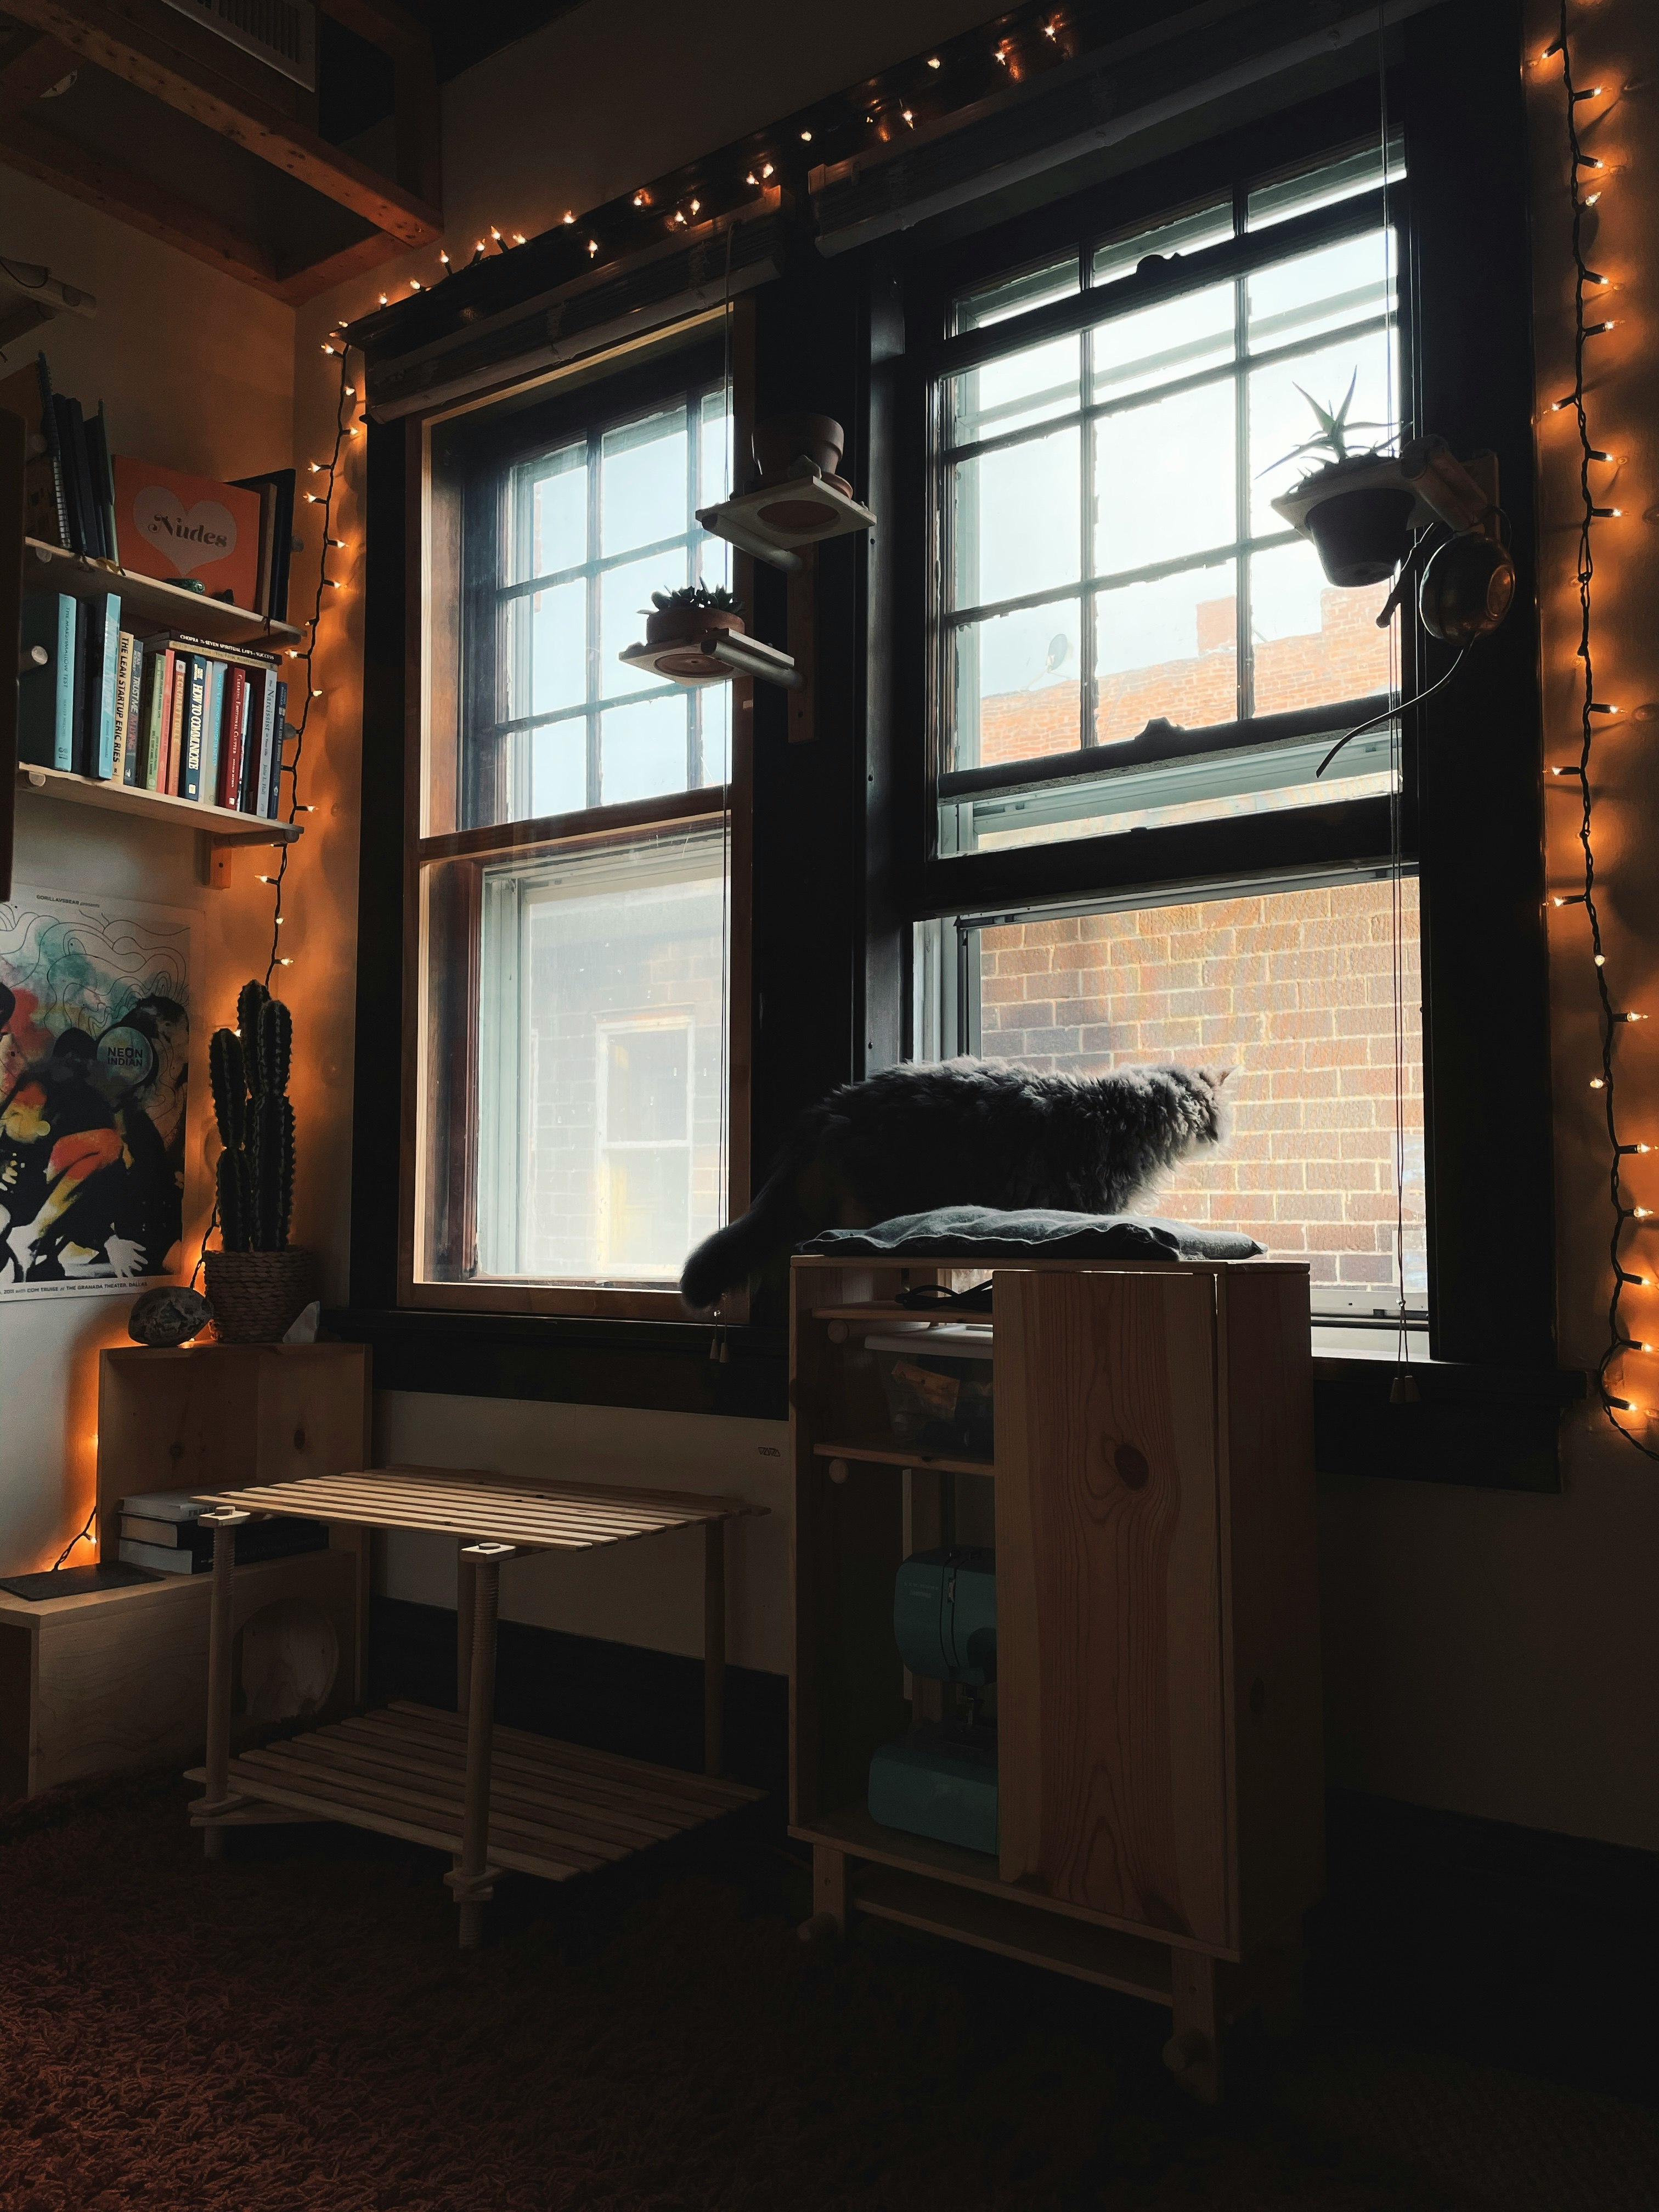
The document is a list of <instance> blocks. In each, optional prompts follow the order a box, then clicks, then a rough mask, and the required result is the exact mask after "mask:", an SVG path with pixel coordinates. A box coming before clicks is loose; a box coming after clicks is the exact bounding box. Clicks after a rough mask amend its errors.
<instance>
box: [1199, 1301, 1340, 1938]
mask: <svg viewBox="0 0 1659 2212" xmlns="http://www.w3.org/2000/svg"><path fill="white" fill-rule="evenodd" d="M1217 1288H1218V1299H1219V1304H1218V1319H1219V1342H1220V1346H1221V1348H1222V1355H1223V1359H1224V1362H1225V1376H1226V1386H1227V1387H1226V1389H1225V1393H1224V1395H1223V1397H1222V1402H1223V1403H1224V1404H1225V1407H1226V1408H1227V1418H1226V1425H1225V1431H1224V1434H1223V1438H1222V1442H1223V1446H1224V1480H1223V1486H1222V1522H1221V1529H1222V1547H1223V1557H1224V1560H1225V1572H1224V1576H1223V1585H1222V1586H1223V1589H1224V1592H1225V1605H1226V1611H1225V1622H1226V1650H1227V1656H1228V1662H1229V1670H1230V1671H1229V1680H1228V1686H1227V1699H1228V1711H1229V1719H1230V1728H1229V1735H1230V1740H1231V1747H1232V1765H1233V1773H1232V1800H1233V1816H1232V1820H1231V1828H1232V1832H1233V1834H1234V1835H1235V1837H1236V1838H1237V1844H1236V1846H1235V1857H1236V1864H1237V1905H1236V1907H1235V1915H1234V1925H1235V1927H1236V1929H1237V1942H1238V1943H1239V1944H1240V1946H1241V1947H1242V1948H1243V1949H1245V1950H1247V1951H1248V1950H1250V1949H1252V1948H1255V1946H1257V1945H1259V1944H1261V1943H1263V1942H1267V1941H1269V1940H1271V1939H1273V1938H1276V1937H1279V1936H1283V1935H1284V1934H1285V1932H1286V1931H1287V1930H1289V1929H1293V1928H1294V1926H1295V1923H1296V1920H1297V1916H1298V1915H1299V1914H1300V1913H1302V1912H1304V1911H1305V1910H1306V1909H1307V1908H1308V1906H1310V1905H1312V1904H1314V1903H1315V1902H1316V1900H1317V1899H1318V1898H1319V1897H1320V1895H1321V1894H1322V1892H1323V1889H1324V1886H1325V1865H1324V1835H1325V1776H1324V1705H1323V1699H1322V1693H1321V1685H1320V1638H1319V1528H1318V1518H1317V1510H1316V1498H1315V1488H1314V1463H1313V1385H1312V1379H1311V1361H1310V1327H1309V1319H1308V1285H1307V1276H1306V1273H1305V1270H1304V1269H1303V1268H1301V1267H1284V1268H1268V1267H1261V1268H1255V1267H1250V1268H1247V1269H1245V1268H1236V1269H1233V1270H1232V1271H1231V1272H1224V1273H1223V1274H1222V1275H1221V1277H1220V1279H1219V1280H1218V1285H1217Z"/></svg>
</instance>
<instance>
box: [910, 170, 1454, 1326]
mask: <svg viewBox="0 0 1659 2212" xmlns="http://www.w3.org/2000/svg"><path fill="white" fill-rule="evenodd" d="M1389 170H1390V173H1389V184H1388V191H1387V194H1386V196H1385V194H1384V191H1383V164H1382V161H1381V158H1380V155H1379V153H1378V150H1377V149H1376V146H1375V144H1373V145H1372V146H1370V148H1369V149H1364V150H1362V151H1360V152H1358V153H1355V154H1352V155H1339V156H1336V157H1334V158H1331V159H1328V160H1327V161H1322V162H1321V163H1320V164H1318V165H1316V166H1315V167H1310V168H1309V169H1307V170H1304V171H1303V172H1302V173H1298V174H1297V175H1294V176H1291V177H1289V178H1282V177H1281V178H1274V179H1265V180H1252V179H1248V178H1247V179H1243V180H1242V181H1241V182H1240V183H1239V184H1238V185H1237V187H1236V188H1235V189H1232V190H1231V191H1225V192H1218V193H1217V194H1215V195H1214V196H1212V197H1210V198H1208V199H1206V200H1204V201H1202V202H1200V204H1198V205H1196V206H1194V207H1188V208H1187V209H1184V210H1176V211H1175V212H1174V213H1172V214H1170V216H1167V217H1163V218H1158V219H1156V220H1153V221H1152V222H1142V223H1140V224H1139V225H1137V226H1136V227H1135V228H1133V229H1131V230H1129V231H1127V232H1119V233H1117V234H1108V235H1105V236H1101V235H1100V234H1092V235H1091V234H1083V235H1081V236H1079V235H1077V234H1073V237H1072V238H1071V239H1070V240H1067V241H1066V244H1065V245H1064V246H1063V247H1060V248H1056V249H1054V250H1053V251H1051V252H1048V254H1047V255H1045V256H1044V257H1043V258H1042V259H1041V260H1040V261H1035V262H1031V263H1028V264H1026V265H1025V266H1024V267H1021V268H1017V269H1015V270H1012V272H1006V273H999V272H996V271H994V270H993V271H991V272H988V273H986V274H983V275H981V274H979V273H977V272H975V275H974V276H973V277H972V279H971V281H969V282H968V283H959V284H958V286H957V289H955V291H954V293H953V295H952V296H951V299H950V301H949V302H948V305H947V307H946V317H947V327H946V331H945V336H944V337H943V338H942V340H941V341H940V343H939V346H938V348H937V349H936V353H935V356H934V358H933V362H932V364H931V366H932V368H933V377H932V384H931V390H932V395H933V401H932V483H933V515H934V544H935V547H936V566H935V587H934V597H933V625H932V629H933V653H934V670H935V673H934V684H933V700H934V717H933V719H934V724H935V729H936V735H937V744H936V749H935V758H936V763H937V774H936V806H935V815H934V818H935V822H936V835H937V845H936V850H937V854H938V858H937V860H935V861H934V863H933V867H932V888H933V890H934V892H935V894H936V902H935V903H934V904H933V915H935V916H937V917H938V918H937V919H927V920H925V921H923V922H921V924H920V925H919V927H918V929H917V932H916V940H915V986H916V987H915V1021H914V1036H915V1048H916V1050H917V1052H918V1054H919V1055H921V1056H926V1055H927V1054H949V1053H951V1052H967V1053H975V1054H988V1055H993V1056H995V1057H999V1058H1004V1059H1009V1060H1017V1061H1019V1062H1022V1063H1024V1064H1025V1065H1029V1066H1036V1067H1041V1068H1045V1069H1053V1070H1064V1071H1071V1072H1075V1073H1085V1074H1093V1073H1104V1072H1106V1071H1108V1070H1109V1069H1110V1068H1112V1067H1113V1066H1121V1065H1126V1064H1132V1063H1133V1062H1136V1061H1146V1060H1165V1059H1174V1060H1183V1061H1186V1062H1188V1063H1196V1064H1200V1065H1201V1064H1210V1063H1219V1064H1223V1065H1231V1066H1234V1067H1235V1068H1236V1069H1237V1073H1236V1074H1235V1076H1234V1078H1233V1079H1232V1090H1231V1095H1232V1097H1233V1100H1234V1104H1235V1127H1236V1134H1235V1136H1234V1139H1233V1141H1232V1142H1231V1145H1230V1146H1228V1147H1227V1148H1226V1150H1225V1152H1223V1153H1221V1154H1219V1155H1218V1156H1216V1157H1214V1158H1204V1159H1201V1160H1195V1161H1194V1162H1192V1163H1190V1164H1188V1165H1187V1166H1186V1167H1185V1168H1184V1169H1183V1170H1182V1172H1181V1173H1180V1175H1179V1176H1176V1177H1174V1178H1172V1179H1171V1180H1170V1182H1168V1184H1167V1185H1166V1187H1165V1188H1164V1189H1162V1190H1161V1191H1160V1192H1158V1194H1156V1198H1155V1200H1154V1201H1153V1202H1154V1203H1155V1205H1156V1206H1157V1207H1158V1209H1159V1210H1162V1211H1164V1212H1169V1213H1170V1214H1172V1215H1175V1216H1176V1217H1177V1218H1187V1219H1191V1220H1194V1221H1204V1222H1210V1223H1213V1224H1216V1225H1224V1226H1226V1227H1230V1228H1237V1229H1242V1230H1244V1231H1248V1232H1249V1233H1250V1234H1252V1235H1254V1236H1255V1237H1257V1238H1259V1239H1260V1241H1261V1243H1263V1244H1264V1245H1265V1246H1266V1247H1267V1249H1268V1250H1269V1251H1271V1252H1273V1253H1274V1254H1275V1255H1279V1256H1282V1257H1286V1258H1293V1259H1297V1260H1299V1261H1305V1262H1306V1263H1307V1264H1308V1266H1309V1268H1310V1277H1311V1280H1312V1284H1313V1288H1314V1300H1315V1305H1316V1309H1317V1310H1321V1311H1323V1312H1327V1313H1330V1314H1332V1315H1334V1316H1349V1317H1359V1316H1365V1315H1367V1314H1369V1313H1370V1312H1372V1311H1375V1310H1383V1309H1386V1310H1388V1311H1389V1312H1393V1311H1394V1310H1395V1304H1396V1303H1397V1292H1396V1291H1394V1288H1393V1286H1394V1285H1395V1275H1396V1266H1397V1264H1398V1262H1399V1261H1403V1268H1404V1279H1405V1285H1406V1291H1407V1299H1408V1302H1409V1304H1411V1306H1412V1307H1413V1309H1414V1310H1415V1309H1420V1308H1422V1307H1423V1306H1424V1305H1425V1303H1426V1297H1427V1279H1428V1257H1427V1231H1426V1221H1425V1170H1424V1097H1423V1042H1422V1024H1421V1012H1420V998H1421V989H1420V984H1419V928H1418V899H1417V883H1416V878H1415V872H1414V866H1413V857H1412V853H1411V849H1410V844H1409V839H1408V838H1407V839H1404V840H1402V861H1401V870H1400V872H1399V874H1398V877H1396V874H1395V869H1394V867H1393V866H1391V865H1390V863H1389V858H1388V856H1389V847H1390V844H1391V842H1393V837H1394V835H1395V830H1396V829H1397V828H1399V827H1400V826H1401V805H1402V793H1403V788H1404V777H1403V775H1402V766H1403V760H1402V747H1401V735H1400V732H1399V730H1398V727H1397V726H1395V725H1392V724H1390V723H1389V720H1387V718H1386V714H1384V719H1383V725H1382V726H1381V727H1380V728H1379V729H1377V730H1376V731H1375V732H1370V733H1368V734H1367V735H1366V736H1364V737H1363V738H1358V739H1356V740H1355V741H1354V742H1353V743H1352V744H1350V745H1349V746H1348V747H1347V748H1346V750H1345V751H1344V752H1343V753H1341V754H1340V756H1339V757H1338V758H1337V759H1336V761H1335V762H1334V763H1333V765H1332V769H1331V771H1330V773H1329V774H1328V775H1326V776H1324V777H1322V778H1321V777H1316V769H1318V768H1319V765H1320V763H1321V762H1322V760H1323V759H1324V757H1325V756H1326V754H1327V753H1328V751H1329V750H1330V746H1331V744H1332V742H1333V740H1334V737H1335V736H1337V735H1339V734H1340V733H1341V732H1343V731H1344V730H1345V729H1346V728H1347V727H1348V726H1351V725H1352V723H1354V722H1357V721H1358V720H1361V719H1362V718H1364V717H1366V716H1369V715H1370V714H1376V713H1378V712H1379V711H1380V710H1385V709H1386V708H1387V704H1388V702H1389V696H1390V694H1391V692H1393V691H1395V688H1396V686H1397V684H1398V681H1399V678H1398V674H1397V656H1398V652H1399V641H1398V639H1397V636H1396V635H1395V631H1394V629H1393V628H1392V626H1387V627H1383V628H1379V627H1378V617H1379V615H1380V614H1382V612H1383V608H1384V603H1385V602H1386V600H1387V599H1388V596H1389V586H1388V585H1387V584H1382V585H1378V586H1375V587H1374V588H1370V589H1364V590H1339V589H1336V588H1334V587H1333V586H1330V585H1329V584H1328V583H1327V582H1326V580H1325V579H1324V576H1323V574H1322V570H1321V568H1320V566H1319V561H1318V556H1317V555H1316V552H1315V550H1314V548H1313V546H1312V545H1311V544H1310V543H1308V541H1307V540H1305V539H1304V538H1301V537H1299V536H1298V535H1297V533H1296V532H1293V531H1291V529H1289V528H1288V527H1286V526H1285V524H1284V522H1283V520H1282V519H1281V518H1280V517H1279V515H1278V514H1277V513H1275V512H1274V510H1273V506H1272V503H1271V502H1272V501H1273V497H1274V496H1275V495H1277V494H1278V493H1279V492H1281V491H1283V490H1285V489H1288V488H1289V486H1290V485H1291V483H1294V482H1295V481H1296V479H1297V477H1298V476H1300V475H1302V474H1303V473H1305V472H1306V471H1307V470H1308V469H1309V468H1310V467H1311V466H1313V465H1316V462H1314V461H1310V460H1309V459H1306V458H1305V457H1302V456H1299V455H1298V454H1297V448H1299V447H1303V446H1304V444H1305V443H1306V441H1308V440H1309V439H1310V438H1311V437H1312V436H1313V435H1314V433H1315V430H1316V422H1315V418H1314V416H1313V413H1312V410H1310V407H1309V406H1308V404H1307V398H1306V396H1304V395H1311V397H1312V398H1315V399H1316V400H1317V401H1319V402H1320V403H1321V404H1322V405H1324V406H1325V407H1327V408H1328V409H1334V408H1336V407H1338V406H1340V404H1341V403H1342V402H1343V401H1344V400H1345V398H1346V400H1347V407H1346V419H1347V422H1348V424H1349V425H1350V426H1351V429H1350V443H1351V445H1352V449H1353V450H1355V451H1364V450H1365V449H1366V448H1367V447H1370V446H1371V445H1374V444H1382V443H1384V442H1385V441H1389V440H1391V439H1392V438H1393V437H1395V435H1397V434H1398V431H1399V428H1400V423H1401V418H1402V416H1404V415H1405V414H1406V413H1407V409H1406V408H1405V406H1404V404H1402V399H1401V394H1402V393H1403V392H1406V391H1407V389H1408V386H1407V379H1406V364H1405V362H1404V361H1403V360H1402V358H1401V349H1400V346H1399V338H1400V325H1399V320H1398V316H1397V313H1396V296H1395V270H1396V261H1397V254H1398V250H1399V249H1398V246H1397V243H1396V240H1395V235H1394V228H1393V227H1394V225H1395V223H1397V222H1398V221H1399V220H1400V217H1401V213H1402V211H1403V207H1404V196H1405V184H1404V179H1403V171H1402V167H1401V161H1400V160H1399V158H1398V155H1397V153H1396V155H1395V157H1394V158H1392V159H1391V161H1390V164H1389ZM1343 802H1349V803H1350V804H1349V805H1346V806H1345V807H1344V811H1343V812H1342V813H1341V814H1340V815H1339V814H1337V813H1336V812H1335V811H1332V810H1334V808H1335V807H1337V806H1338V805H1341V804H1342V803H1343ZM1352 802H1370V804H1369V805H1364V804H1361V805H1352ZM1287 816H1289V817H1297V819H1298V820H1300V821H1301V822H1302V823H1304V824H1305V827H1304V829H1297V827H1296V823H1295V821H1292V822H1291V823H1288V824H1287V823H1286V822H1285V817H1287ZM1321 817H1322V818H1321ZM1085 840H1087V841H1091V842H1089V843H1088V844H1087V846H1086V847H1083V846H1082V845H1081V841H1085ZM1060 846H1073V847H1076V848H1079V849H1078V850H1077V851H1076V852H1075V854H1073V857H1072V858H1071V859H1070V860H1068V861H1067V863H1066V866H1067V875H1068V879H1069V881H1070V882H1071V883H1072V884H1073V887H1074V895H1073V896H1070V897H1066V898H1060V897H1057V896H1055V895H1054V890H1053V889H1052V887H1051V880H1046V878H1048V867H1049V863H1048V860H1046V859H1045V851H1047V850H1049V849H1051V848H1055V847H1060ZM1034 848H1044V850H1041V851H1040V850H1036V849H1034ZM1028 856H1029V857H1028ZM987 871H994V875H991V874H987ZM964 872H965V875H964ZM957 878H962V879H963V881H964V882H971V883H972V884H973V885H974V886H975V890H982V889H983V888H987V887H988V886H989V885H990V884H992V883H993V882H994V884H995V886H996V890H997V894H998V896H996V898H995V900H994V903H992V904H989V905H987V904H985V903H983V902H982V901H981V902H978V903H975V904H968V903H957V904H955V905H954V906H949V907H947V905H946V903H945V902H946V900H947V898H949V897H950V896H951V886H952V884H954V883H955V882H956V880H957ZM1396 1069H1397V1070H1398V1073H1397V1075H1396ZM1396 1164H1397V1165H1398V1170H1399V1184H1400V1188H1399V1189H1398V1190H1397V1188H1396ZM1397 1255H1398V1260H1397Z"/></svg>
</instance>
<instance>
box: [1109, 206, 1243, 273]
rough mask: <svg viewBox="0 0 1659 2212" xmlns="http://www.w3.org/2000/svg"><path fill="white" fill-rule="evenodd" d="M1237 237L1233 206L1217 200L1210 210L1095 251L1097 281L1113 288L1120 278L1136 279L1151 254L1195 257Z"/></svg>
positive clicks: (1168, 221) (1179, 217)
mask: <svg viewBox="0 0 1659 2212" xmlns="http://www.w3.org/2000/svg"><path fill="white" fill-rule="evenodd" d="M1232 234H1233V204H1232V202H1231V200H1215V201H1212V203H1211V204H1210V205H1209V206H1208V207H1202V208H1194V209H1193V210H1191V211H1190V212H1189V213H1188V214H1186V215H1176V216H1169V217H1168V218H1167V219H1166V220H1165V221H1164V222H1155V223H1153V224H1152V225H1151V226H1150V227H1149V228H1146V229H1144V230H1133V231H1129V232H1127V233H1126V234H1125V235H1124V236H1123V237H1121V238H1113V239H1109V240H1107V241H1106V243H1105V244H1104V245H1103V246H1097V247H1096V248H1095V258H1094V280H1095V283H1097V284H1109V283H1114V282H1115V280H1116V279H1117V278H1118V277H1120V276H1133V274H1134V272H1135V270H1137V269H1138V268H1139V266H1140V264H1141V263H1142V262H1143V261H1144V260H1146V258H1147V256H1148V255H1149V254H1157V255H1158V256H1159V257H1160V258H1161V257H1163V256H1164V255H1167V254H1170V253H1193V252H1196V251H1197V250H1198V248H1199V247H1200V246H1218V245H1219V244H1220V243H1221V241H1222V240H1223V239H1225V238H1231V236H1232Z"/></svg>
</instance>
